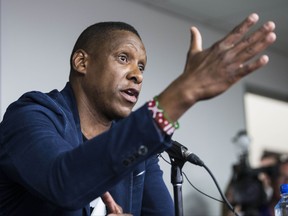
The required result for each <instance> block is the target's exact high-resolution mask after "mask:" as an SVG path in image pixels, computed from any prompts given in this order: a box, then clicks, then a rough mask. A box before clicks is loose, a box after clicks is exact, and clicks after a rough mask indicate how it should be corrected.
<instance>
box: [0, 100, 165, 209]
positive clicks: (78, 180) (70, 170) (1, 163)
mask: <svg viewBox="0 0 288 216" xmlns="http://www.w3.org/2000/svg"><path fill="white" fill-rule="evenodd" d="M27 107H29V108H27ZM4 118H5V119H4V120H3V122H2V123H1V125H0V129H1V143H0V148H1V151H0V167H1V169H2V170H3V171H4V172H5V174H6V175H7V176H8V178H10V179H11V180H12V181H14V182H16V183H17V184H19V185H21V186H22V187H24V188H25V189H26V190H27V191H29V193H32V194H34V195H36V196H37V197H40V198H41V199H43V200H47V201H49V202H51V203H53V204H55V205H57V206H60V207H62V208H67V209H79V208H82V207H83V206H84V205H86V204H87V203H89V202H90V201H91V200H93V199H95V198H96V197H98V196H100V195H101V194H103V192H105V191H108V190H109V188H111V187H113V185H115V184H117V183H118V182H119V181H121V179H123V178H124V177H125V176H126V175H128V174H129V173H130V172H131V171H132V170H133V168H134V167H135V166H137V164H139V163H141V162H143V161H145V160H146V159H147V158H149V157H150V156H152V155H155V154H156V153H159V152H162V151H163V150H165V149H166V148H167V147H169V146H170V145H171V142H170V141H171V140H170V137H163V136H161V135H160V134H159V133H158V131H157V129H156V128H155V125H154V123H153V120H152V117H151V115H150V113H149V111H148V109H147V107H146V105H144V106H143V107H141V108H140V109H138V110H137V111H135V112H134V113H132V114H131V115H130V116H129V117H127V118H125V119H123V120H121V121H119V122H118V123H117V124H115V126H113V127H112V128H111V129H110V130H108V131H107V132H105V133H103V134H101V135H99V136H97V137H95V138H93V139H91V140H89V141H87V142H85V143H79V141H78V140H77V139H76V140H75V139H73V138H75V137H76V136H75V134H79V133H81V131H80V132H79V131H76V130H75V128H77V127H75V125H74V126H73V124H75V123H74V122H73V120H72V119H70V118H68V117H67V115H65V113H63V112H59V113H55V112H52V111H51V109H48V108H47V107H45V106H38V105H33V106H24V108H18V109H17V110H14V112H12V113H10V114H9V112H8V114H7V115H6V116H5V117H4ZM151 181H152V180H151ZM159 181H160V180H159Z"/></svg>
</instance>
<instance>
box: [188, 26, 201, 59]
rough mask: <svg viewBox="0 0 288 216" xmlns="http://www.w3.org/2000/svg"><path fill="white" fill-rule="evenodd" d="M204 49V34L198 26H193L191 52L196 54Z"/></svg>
mask: <svg viewBox="0 0 288 216" xmlns="http://www.w3.org/2000/svg"><path fill="white" fill-rule="evenodd" d="M200 51H202V36H201V34H200V32H199V30H198V29H197V28H196V27H194V26H193V27H191V45H190V52H191V53H192V54H195V53H197V52H200Z"/></svg>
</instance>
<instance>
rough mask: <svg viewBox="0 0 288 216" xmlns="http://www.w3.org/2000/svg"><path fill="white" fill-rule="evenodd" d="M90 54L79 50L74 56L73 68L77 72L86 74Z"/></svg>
mask: <svg viewBox="0 0 288 216" xmlns="http://www.w3.org/2000/svg"><path fill="white" fill-rule="evenodd" d="M87 62H88V54H87V53H86V52H85V51H84V50H82V49H79V50H77V51H76V52H74V54H73V56H72V67H73V69H74V70H75V71H78V72H80V73H83V74H85V73H86V69H87Z"/></svg>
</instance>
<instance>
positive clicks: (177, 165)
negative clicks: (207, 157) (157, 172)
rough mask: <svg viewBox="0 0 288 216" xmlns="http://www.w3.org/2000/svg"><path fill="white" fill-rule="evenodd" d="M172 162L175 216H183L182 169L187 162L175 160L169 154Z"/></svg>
mask: <svg viewBox="0 0 288 216" xmlns="http://www.w3.org/2000/svg"><path fill="white" fill-rule="evenodd" d="M169 157H170V160H171V165H172V167H171V183H172V185H173V191H174V205H175V216H183V199H182V183H183V175H182V167H183V165H184V163H185V161H183V160H181V159H178V158H175V157H173V156H172V155H170V154H169Z"/></svg>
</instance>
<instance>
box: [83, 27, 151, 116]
mask: <svg viewBox="0 0 288 216" xmlns="http://www.w3.org/2000/svg"><path fill="white" fill-rule="evenodd" d="M96 44H97V42H96ZM95 47H96V48H95V50H94V53H93V54H90V55H89V57H88V64H87V71H86V74H85V76H84V77H83V82H82V84H83V85H82V87H83V90H84V92H85V96H86V97H87V98H86V99H87V101H88V106H90V109H92V110H91V111H93V112H95V113H97V115H100V116H101V117H104V118H107V119H108V120H113V119H116V118H123V117H126V116H128V115H129V114H130V113H131V111H132V108H133V107H134V105H135V104H136V102H137V100H138V95H139V93H140V90H141V87H142V80H143V71H144V68H145V65H146V51H145V47H144V45H143V43H142V42H141V40H140V39H139V38H138V37H137V36H136V35H135V34H134V33H132V32H129V31H120V30H117V31H114V32H112V34H111V35H110V37H109V39H108V40H106V41H105V42H104V43H101V44H99V43H98V44H97V46H95Z"/></svg>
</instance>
